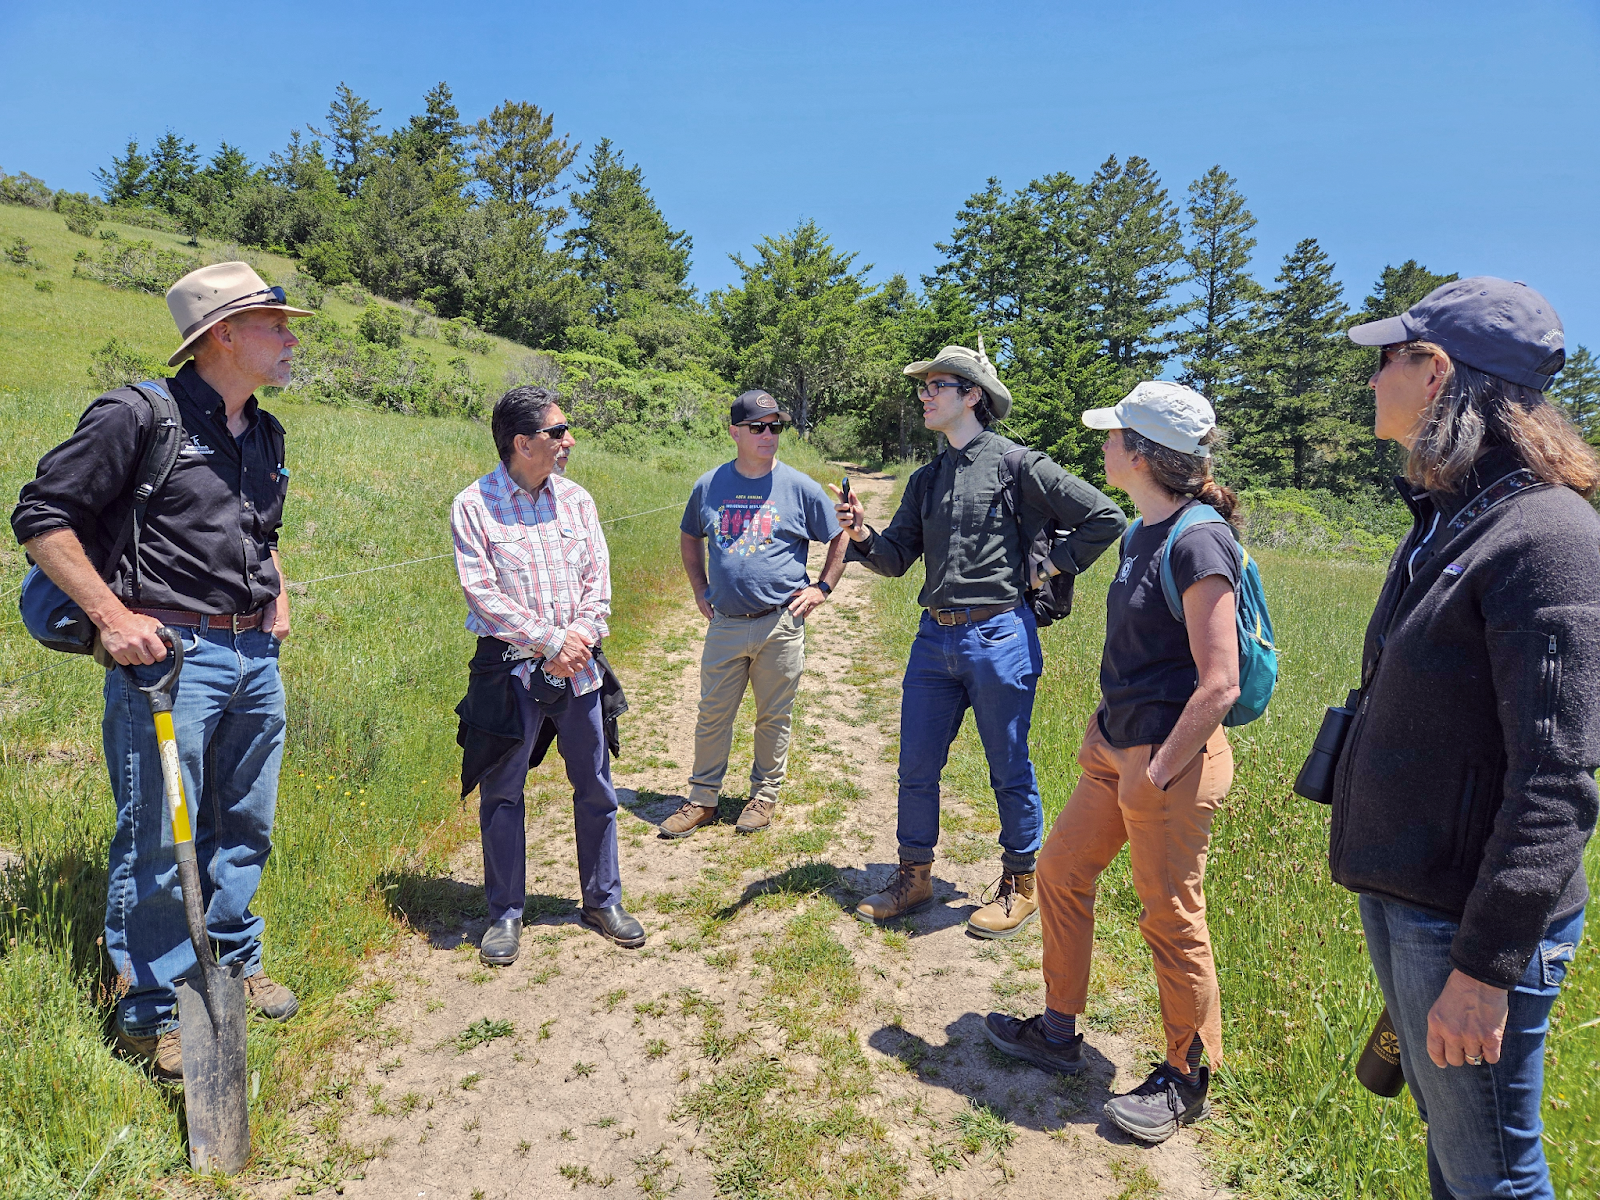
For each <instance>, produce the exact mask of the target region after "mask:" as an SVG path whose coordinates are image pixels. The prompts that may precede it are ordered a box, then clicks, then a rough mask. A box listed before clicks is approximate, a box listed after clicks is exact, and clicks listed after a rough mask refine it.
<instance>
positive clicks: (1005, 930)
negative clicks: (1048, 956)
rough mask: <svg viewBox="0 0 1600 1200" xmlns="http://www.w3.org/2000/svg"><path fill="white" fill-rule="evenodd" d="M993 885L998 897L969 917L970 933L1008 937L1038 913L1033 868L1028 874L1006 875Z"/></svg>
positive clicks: (992, 936)
mask: <svg viewBox="0 0 1600 1200" xmlns="http://www.w3.org/2000/svg"><path fill="white" fill-rule="evenodd" d="M990 887H992V888H993V889H994V898H993V899H991V900H990V901H989V902H988V903H987V904H985V905H984V906H983V907H982V908H980V909H979V910H978V911H977V912H975V913H973V914H972V915H971V916H970V917H968V918H967V932H968V933H971V934H973V935H975V936H977V937H981V938H1008V937H1011V936H1012V935H1013V934H1015V933H1016V932H1017V930H1019V929H1021V928H1022V927H1023V926H1024V925H1026V924H1027V923H1028V922H1029V921H1031V920H1033V918H1034V916H1035V915H1036V914H1037V913H1038V911H1039V899H1038V897H1037V896H1036V895H1035V894H1034V891H1033V872H1032V871H1029V872H1028V873H1027V874H1026V875H1011V874H1006V875H1002V876H1000V881H999V882H998V883H995V884H991V885H990ZM985 891H987V889H985Z"/></svg>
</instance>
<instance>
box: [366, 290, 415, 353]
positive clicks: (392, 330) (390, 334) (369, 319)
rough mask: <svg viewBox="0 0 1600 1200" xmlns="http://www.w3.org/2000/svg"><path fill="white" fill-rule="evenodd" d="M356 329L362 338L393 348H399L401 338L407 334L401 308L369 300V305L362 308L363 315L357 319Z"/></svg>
mask: <svg viewBox="0 0 1600 1200" xmlns="http://www.w3.org/2000/svg"><path fill="white" fill-rule="evenodd" d="M356 329H357V331H358V332H359V333H360V334H361V336H362V338H364V339H365V340H366V341H369V342H371V343H372V344H373V345H374V346H387V347H389V349H391V350H398V349H399V348H400V343H401V339H402V338H404V336H405V332H406V322H405V318H404V317H402V316H401V315H400V310H399V309H397V308H389V307H386V306H384V305H381V304H378V303H376V302H374V301H370V300H369V301H368V302H367V307H366V308H364V309H362V310H361V316H360V318H359V319H357V321H356Z"/></svg>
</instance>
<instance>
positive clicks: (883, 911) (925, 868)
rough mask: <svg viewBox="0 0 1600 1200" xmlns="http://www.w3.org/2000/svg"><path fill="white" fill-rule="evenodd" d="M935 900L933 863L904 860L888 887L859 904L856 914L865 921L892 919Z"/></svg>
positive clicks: (908, 913) (920, 909)
mask: <svg viewBox="0 0 1600 1200" xmlns="http://www.w3.org/2000/svg"><path fill="white" fill-rule="evenodd" d="M932 903H933V864H932V863H914V862H905V861H902V862H901V863H900V867H899V869H898V870H896V871H895V873H894V878H892V879H891V880H889V886H888V887H886V888H884V889H883V891H881V892H878V893H877V894H876V895H872V896H868V897H867V898H866V899H865V900H863V901H862V902H861V903H860V904H858V905H856V916H858V917H860V918H861V919H862V920H863V921H878V922H883V921H892V920H894V918H896V917H905V916H909V915H910V914H912V913H914V912H921V911H922V910H923V909H925V908H927V907H928V905H930V904H932Z"/></svg>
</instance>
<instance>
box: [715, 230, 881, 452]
mask: <svg viewBox="0 0 1600 1200" xmlns="http://www.w3.org/2000/svg"><path fill="white" fill-rule="evenodd" d="M755 251H756V256H755V258H754V259H753V260H751V261H749V262H746V261H745V259H744V258H743V257H742V256H740V255H737V254H736V255H734V256H733V263H734V265H735V266H736V267H738V268H739V272H740V275H741V277H742V279H741V283H740V285H739V286H737V287H730V288H726V289H724V290H723V291H721V292H714V293H712V295H711V307H712V312H713V313H714V314H715V315H716V316H717V319H718V321H719V322H720V323H721V325H722V327H723V329H724V331H725V332H726V334H727V337H728V341H729V344H730V345H731V347H732V351H733V365H734V368H735V374H736V376H737V379H738V382H739V384H740V385H741V386H743V387H761V388H765V389H766V390H767V391H769V392H771V393H772V394H773V395H774V396H776V397H778V398H779V399H781V400H783V401H785V402H787V406H788V408H789V410H790V412H792V413H793V414H794V423H795V427H796V428H797V429H798V430H799V431H800V432H801V433H802V434H803V433H806V432H807V431H808V430H809V429H810V427H811V425H812V424H813V423H815V422H816V421H818V420H821V419H822V418H823V417H825V416H827V415H828V413H829V411H830V409H835V408H842V407H843V406H844V403H845V401H846V399H847V397H848V396H849V394H850V393H851V391H852V385H853V384H854V383H855V381H856V379H857V377H858V375H859V370H860V366H861V354H860V349H861V348H860V341H859V335H860V331H861V324H862V322H861V317H862V313H861V309H860V308H859V306H858V304H857V302H858V301H859V300H861V299H862V297H863V296H865V295H866V294H867V292H868V291H869V290H870V289H869V288H868V285H867V282H866V274H867V272H868V271H870V270H871V269H872V268H871V267H870V266H864V267H859V268H857V267H855V266H854V264H855V259H856V255H855V254H854V253H846V252H843V251H840V250H837V249H835V248H834V245H833V243H832V242H831V241H830V240H829V239H828V236H827V235H826V234H824V233H823V232H822V230H821V229H819V228H818V227H817V224H816V222H815V221H809V220H807V221H802V222H801V223H800V224H799V225H797V226H795V228H794V229H793V230H792V231H791V232H789V233H786V234H782V235H780V236H779V237H775V238H771V237H769V238H763V239H762V240H761V241H760V242H759V243H758V244H757V245H756V247H755Z"/></svg>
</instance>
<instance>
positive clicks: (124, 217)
mask: <svg viewBox="0 0 1600 1200" xmlns="http://www.w3.org/2000/svg"><path fill="white" fill-rule="evenodd" d="M105 220H107V221H120V222H122V223H123V224H124V225H137V226H138V227H139V228H140V229H159V230H160V231H161V232H162V233H184V232H187V231H186V230H183V229H180V228H179V226H178V222H177V221H175V220H173V218H171V217H169V216H167V214H166V213H164V212H158V211H156V210H155V209H153V208H137V207H134V206H132V205H120V204H119V205H116V206H115V207H112V208H108V209H107V210H106V217H105Z"/></svg>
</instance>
